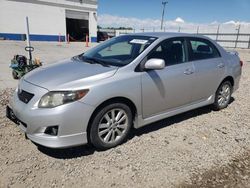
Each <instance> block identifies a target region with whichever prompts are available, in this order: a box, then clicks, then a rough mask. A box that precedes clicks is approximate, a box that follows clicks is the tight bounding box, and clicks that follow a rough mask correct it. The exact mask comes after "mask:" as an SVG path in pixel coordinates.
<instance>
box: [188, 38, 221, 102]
mask: <svg viewBox="0 0 250 188" xmlns="http://www.w3.org/2000/svg"><path fill="white" fill-rule="evenodd" d="M187 41H188V47H189V61H191V62H193V65H194V68H195V74H194V75H195V80H194V83H193V86H194V87H193V89H192V99H191V100H192V102H196V101H197V102H199V101H202V100H206V99H208V97H210V96H211V95H213V94H215V92H216V90H217V87H218V86H219V84H220V82H221V80H222V78H223V76H224V72H225V64H224V62H223V60H222V58H221V55H220V52H219V50H218V49H217V48H216V46H215V45H214V44H213V43H212V42H210V41H209V40H206V39H203V38H188V39H187Z"/></svg>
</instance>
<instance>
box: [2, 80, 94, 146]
mask: <svg viewBox="0 0 250 188" xmlns="http://www.w3.org/2000/svg"><path fill="white" fill-rule="evenodd" d="M21 87H22V89H23V90H25V91H28V92H30V93H34V94H35V95H34V97H33V98H32V99H31V100H30V101H29V103H28V104H25V103H24V102H22V101H20V100H19V98H18V95H17V92H15V93H14V95H13V98H12V101H11V102H10V106H9V107H7V109H6V116H7V117H8V118H9V119H11V120H12V121H14V122H15V123H16V124H18V126H19V127H20V128H21V129H22V130H23V131H24V132H25V134H26V135H27V137H28V138H29V139H30V140H31V141H33V142H35V143H37V144H39V145H43V146H46V147H50V148H65V147H72V146H77V145H83V144H86V143H87V142H88V140H87V125H88V121H89V119H90V117H91V114H92V113H93V111H94V108H93V107H92V106H90V105H87V104H84V103H82V102H78V101H77V102H73V103H69V104H65V105H61V106H58V107H55V108H43V109H41V108H38V107H37V104H38V102H39V100H40V98H41V97H42V96H43V95H44V94H45V93H47V92H48V91H47V90H46V89H44V88H40V87H38V86H35V85H32V84H30V83H28V82H25V81H23V82H22V84H21ZM10 112H11V113H10ZM11 116H12V117H11ZM13 117H14V119H13ZM50 126H58V133H57V135H55V136H54V135H49V134H46V133H45V130H46V128H47V127H50Z"/></svg>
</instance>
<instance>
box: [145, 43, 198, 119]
mask: <svg viewBox="0 0 250 188" xmlns="http://www.w3.org/2000/svg"><path fill="white" fill-rule="evenodd" d="M185 49H187V48H186V43H185V40H184V39H183V38H176V39H168V40H166V41H163V42H161V43H160V44H159V45H158V46H157V47H156V48H155V49H154V50H152V52H151V53H149V55H148V56H147V59H151V58H159V59H164V60H165V63H166V67H165V68H164V69H162V70H147V71H145V72H143V74H142V77H141V79H142V110H143V118H147V117H151V116H154V115H157V114H160V113H163V112H167V111H171V110H173V109H177V108H180V107H181V106H184V105H187V104H189V103H190V101H191V91H192V89H193V88H192V87H191V85H192V82H193V80H194V74H193V73H194V67H193V63H192V62H187V57H186V54H187V53H186V50H185Z"/></svg>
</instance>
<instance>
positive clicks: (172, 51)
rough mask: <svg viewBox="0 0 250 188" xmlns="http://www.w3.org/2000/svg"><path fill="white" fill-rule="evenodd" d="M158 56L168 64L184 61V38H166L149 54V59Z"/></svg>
mask: <svg viewBox="0 0 250 188" xmlns="http://www.w3.org/2000/svg"><path fill="white" fill-rule="evenodd" d="M152 58H157V59H163V60H165V64H166V66H170V65H175V64H179V63H184V62H185V61H186V57H185V47H184V39H173V40H169V39H168V40H165V41H163V42H161V43H160V44H159V45H158V46H157V47H156V48H155V49H154V50H153V51H152V52H151V53H150V54H149V56H148V59H152Z"/></svg>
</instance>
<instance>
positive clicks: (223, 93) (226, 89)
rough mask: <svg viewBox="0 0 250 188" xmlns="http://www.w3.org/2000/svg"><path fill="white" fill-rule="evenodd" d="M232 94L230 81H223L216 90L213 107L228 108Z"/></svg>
mask: <svg viewBox="0 0 250 188" xmlns="http://www.w3.org/2000/svg"><path fill="white" fill-rule="evenodd" d="M231 95H232V84H231V83H230V82H229V81H225V82H223V83H222V84H221V85H220V86H219V88H218V89H217V91H216V94H215V101H214V104H213V109H214V110H221V109H223V108H226V107H227V106H228V104H229V102H230V100H231Z"/></svg>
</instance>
